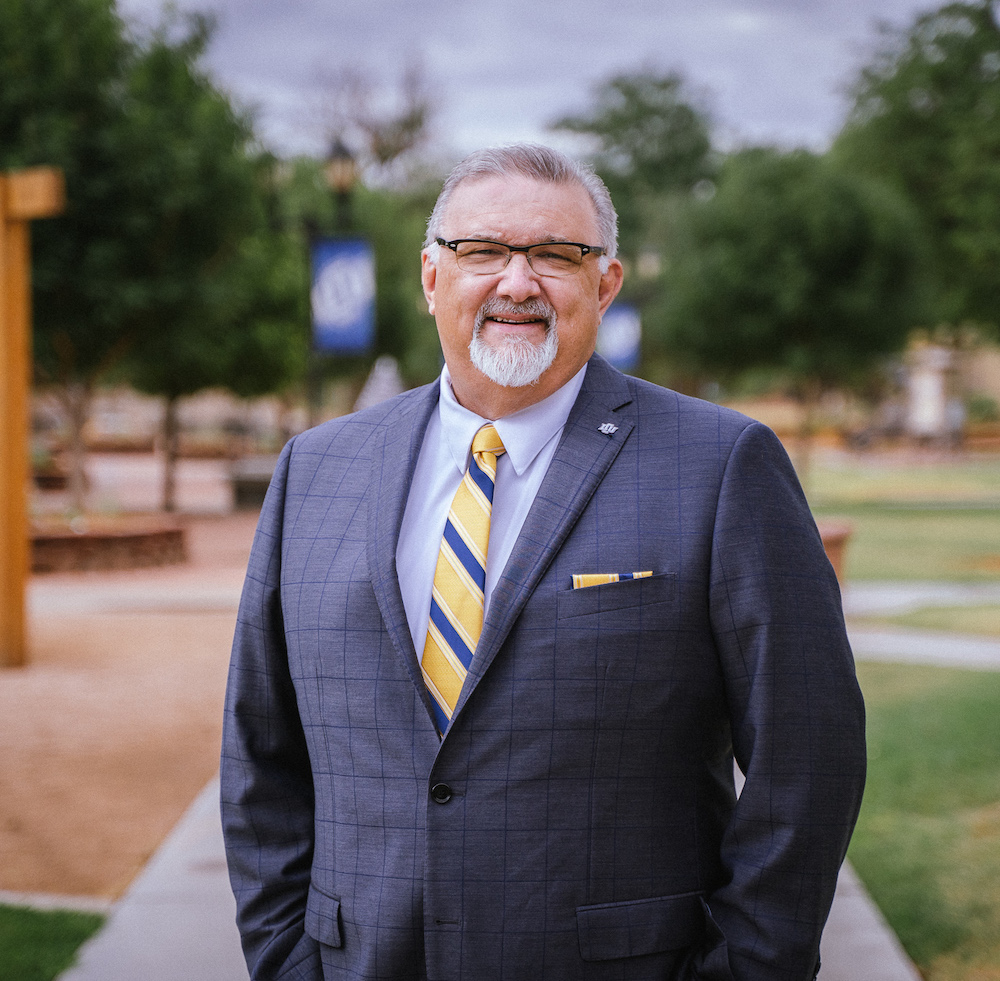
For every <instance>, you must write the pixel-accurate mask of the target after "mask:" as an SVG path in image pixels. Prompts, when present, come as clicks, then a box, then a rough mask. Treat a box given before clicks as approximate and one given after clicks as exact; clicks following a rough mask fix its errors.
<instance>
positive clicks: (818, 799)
mask: <svg viewBox="0 0 1000 981" xmlns="http://www.w3.org/2000/svg"><path fill="white" fill-rule="evenodd" d="M710 596H711V618H712V628H713V631H714V633H715V639H716V644H717V648H718V651H719V656H720V659H721V664H722V669H723V673H724V677H725V685H726V695H727V699H728V702H729V707H730V717H731V724H732V736H733V747H734V754H735V757H736V761H737V763H738V764H739V766H740V769H741V770H742V771H743V772H744V774H745V775H746V784H745V786H744V788H743V791H742V793H741V795H740V797H739V800H738V802H737V805H736V809H735V811H734V813H733V817H732V819H731V821H730V823H729V826H728V828H727V829H726V833H725V836H724V840H723V846H722V860H723V864H724V866H725V868H726V870H727V872H728V873H729V879H728V881H727V882H726V884H725V885H724V886H723V887H722V888H720V889H718V890H717V891H716V892H714V893H713V894H712V895H711V896H709V897H708V906H709V910H710V914H711V918H712V919H713V920H714V921H715V923H716V924H717V925H718V928H719V930H720V931H721V934H722V936H724V937H725V944H724V945H723V948H724V949H725V950H726V953H727V957H726V958H724V959H725V960H727V961H728V964H727V965H725V966H722V965H718V958H719V957H720V950H719V949H717V950H716V951H715V953H714V955H708V957H707V958H706V959H704V960H703V962H702V964H701V966H700V971H701V974H700V975H699V976H700V977H704V978H713V979H714V978H716V977H719V978H728V977H729V973H728V972H727V970H726V968H728V971H731V973H732V976H733V977H734V978H736V979H737V981H765V979H766V981H779V979H780V981H810V979H812V978H813V977H814V976H815V972H816V970H817V969H818V961H819V955H818V951H819V941H820V936H821V934H822V930H823V926H824V923H825V921H826V917H827V915H828V913H829V910H830V906H831V904H832V902H833V894H834V889H835V886H836V881H837V874H838V871H839V868H840V865H841V863H842V861H843V859H844V856H845V854H846V851H847V844H848V841H849V839H850V836H851V832H852V830H853V828H854V822H855V820H856V819H857V814H858V809H859V807H860V805H861V796H862V791H863V787H864V777H865V760H866V754H865V737H864V725H865V720H864V705H863V702H862V698H861V692H860V690H859V688H858V684H857V679H856V676H855V671H854V659H853V656H852V653H851V649H850V645H849V643H848V639H847V633H846V628H845V626H844V619H843V612H842V608H841V599H840V587H839V584H838V582H837V579H836V576H835V575H834V572H833V570H832V568H831V566H830V563H829V562H828V561H827V559H826V555H825V552H824V549H823V544H822V541H821V539H820V536H819V533H818V531H817V529H816V525H815V522H814V521H813V518H812V515H811V513H810V511H809V507H808V505H807V503H806V500H805V497H804V495H803V493H802V490H801V488H800V486H799V483H798V480H797V479H796V476H795V473H794V470H793V468H792V466H791V463H790V461H789V460H788V457H787V455H786V454H785V452H784V449H783V448H782V447H781V444H780V443H779V442H778V440H777V438H776V437H775V436H774V434H773V433H772V432H771V431H770V430H769V429H767V428H766V427H764V426H761V425H760V424H757V423H755V424H753V425H751V426H748V427H747V428H746V429H745V430H744V431H743V433H742V434H741V435H740V436H739V438H738V439H737V440H736V442H735V444H734V446H733V449H732V452H731V453H730V455H729V459H728V460H727V461H726V462H725V470H724V475H723V479H722V485H721V491H720V496H719V502H718V510H717V514H716V523H715V528H714V534H713V550H712V575H711V585H710ZM713 956H714V957H715V958H716V959H717V960H716V961H715V962H713V960H712V958H713ZM713 964H716V965H718V969H717V968H716V967H715V966H713Z"/></svg>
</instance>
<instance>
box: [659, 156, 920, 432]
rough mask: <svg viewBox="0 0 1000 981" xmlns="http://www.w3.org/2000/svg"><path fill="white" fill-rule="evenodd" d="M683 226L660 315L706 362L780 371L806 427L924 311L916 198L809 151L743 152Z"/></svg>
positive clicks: (671, 340) (670, 332)
mask: <svg viewBox="0 0 1000 981" xmlns="http://www.w3.org/2000/svg"><path fill="white" fill-rule="evenodd" d="M675 233H676V234H675V236H674V238H673V240H672V243H671V248H670V251H669V254H668V265H667V273H666V276H665V284H664V296H665V297H666V300H665V302H664V304H663V306H662V307H661V308H660V310H658V311H657V313H658V314H659V315H658V316H653V317H651V318H649V319H650V322H651V325H653V326H656V327H657V328H658V329H659V330H660V331H662V334H663V341H664V343H665V344H666V345H667V346H668V347H669V348H670V349H671V350H673V351H675V352H678V353H679V355H680V357H681V358H682V359H687V361H688V363H690V364H693V365H694V366H696V367H697V368H699V369H700V370H702V371H710V372H713V373H716V374H717V376H720V377H724V378H734V377H737V376H739V375H741V374H742V373H744V372H746V371H747V370H749V369H770V370H773V371H775V372H778V373H780V374H781V375H783V376H784V378H785V379H786V380H787V381H788V383H789V385H790V387H791V390H792V392H793V393H794V394H795V395H796V396H797V397H798V398H799V399H800V400H801V401H802V403H803V404H804V406H805V407H806V409H807V412H806V420H807V421H806V430H805V433H804V435H806V436H808V434H809V431H810V428H811V424H812V410H813V409H814V408H815V406H816V405H817V403H818V401H819V397H820V395H821V394H822V393H823V392H824V391H826V390H828V389H830V388H833V387H839V386H844V385H849V384H851V383H852V382H853V381H856V380H858V379H859V378H860V377H861V376H862V375H863V373H864V371H865V369H867V368H869V367H870V366H871V365H872V364H873V362H874V361H875V360H877V359H879V358H881V357H882V356H883V355H885V354H887V353H889V352H892V351H895V350H898V349H899V348H900V347H901V346H902V344H903V342H904V340H905V338H906V335H907V333H908V332H909V330H910V329H911V328H913V327H914V326H916V325H917V324H918V323H920V321H921V319H922V317H923V316H924V314H925V312H926V306H925V293H924V291H923V289H922V286H921V283H922V277H921V249H920V241H921V239H920V230H919V227H918V225H917V222H916V221H915V219H914V217H913V215H912V213H911V212H910V210H909V209H908V208H907V207H906V205H905V203H904V202H903V201H902V200H901V199H900V198H899V197H898V196H896V195H893V194H892V193H890V192H889V191H887V190H886V189H885V188H882V187H878V186H876V185H873V184H870V183H866V182H864V181H862V180H860V179H859V178H857V177H855V176H852V175H848V174H845V173H842V172H839V171H838V170H836V169H835V168H834V167H833V166H832V165H831V164H830V163H829V162H828V161H826V160H824V159H822V158H820V157H817V156H814V155H812V154H810V153H807V152H805V151H797V152H794V153H789V154H781V153H778V152H777V151H772V150H764V149H756V150H748V151H744V152H742V153H739V154H736V155H734V156H733V157H732V158H730V159H729V160H728V161H727V162H726V164H725V167H724V169H723V171H722V174H721V176H720V180H719V184H718V190H717V193H716V194H715V195H714V196H713V197H711V198H710V199H708V200H703V201H697V200H693V201H691V202H690V204H689V205H688V206H687V208H686V209H685V211H684V212H683V215H682V218H681V220H680V221H679V223H678V226H677V228H676V229H675ZM807 442H808V441H806V443H807Z"/></svg>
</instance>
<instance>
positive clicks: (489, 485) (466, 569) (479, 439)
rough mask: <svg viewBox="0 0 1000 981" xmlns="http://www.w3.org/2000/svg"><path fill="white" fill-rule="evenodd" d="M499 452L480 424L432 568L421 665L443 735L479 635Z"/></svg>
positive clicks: (493, 438)
mask: <svg viewBox="0 0 1000 981" xmlns="http://www.w3.org/2000/svg"><path fill="white" fill-rule="evenodd" d="M503 452H504V447H503V443H502V442H501V441H500V437H499V436H498V435H497V431H496V430H495V429H494V428H493V427H492V426H489V425H487V426H483V428H482V429H480V430H479V432H477V433H476V436H475V438H474V439H473V441H472V459H471V461H470V462H469V469H468V470H467V471H466V472H465V477H464V478H463V479H462V483H461V484H459V486H458V490H457V491H456V492H455V498H454V500H453V501H452V502H451V510H450V511H449V512H448V521H447V523H446V524H445V526H444V537H443V538H442V539H441V551H440V552H439V554H438V560H437V568H436V569H435V570H434V589H433V592H432V594H431V615H430V620H429V621H428V624H427V641H426V643H425V644H424V656H423V658H422V659H421V664H420V666H421V670H422V671H423V675H424V681H425V682H426V684H427V688H428V690H429V691H430V693H431V704H432V705H433V707H434V718H435V721H436V722H437V727H438V731H439V732H440V733H442V734H443V733H444V731H445V729H447V728H448V723H449V721H451V714H452V712H454V710H455V705H456V703H457V702H458V696H459V694H460V693H461V691H462V685H463V683H464V682H465V675H466V673H467V671H468V669H469V665H470V664H471V663H472V655H473V654H475V652H476V644H478V643H479V635H480V634H481V633H482V631H483V592H484V589H485V587H486V549H487V547H488V545H489V541H490V515H491V514H492V513H493V486H494V483H495V481H496V475H497V457H498V456H500V455H501V454H502V453H503Z"/></svg>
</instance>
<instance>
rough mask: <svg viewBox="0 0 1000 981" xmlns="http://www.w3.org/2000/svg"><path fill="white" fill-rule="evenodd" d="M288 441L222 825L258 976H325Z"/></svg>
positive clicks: (230, 702) (231, 697) (278, 473)
mask: <svg viewBox="0 0 1000 981" xmlns="http://www.w3.org/2000/svg"><path fill="white" fill-rule="evenodd" d="M291 447H292V444H291V443H290V444H289V445H288V446H286V448H285V450H284V452H283V453H282V455H281V458H280V459H279V462H278V465H277V467H276V468H275V475H274V478H273V479H272V482H271V486H270V488H269V490H268V493H267V497H266V499H265V501H264V506H263V509H262V511H261V518H260V522H259V524H258V526H257V533H256V536H255V538H254V544H253V549H252V551H251V555H250V562H249V566H248V569H247V577H246V581H245V583H244V587H243V596H242V599H241V601H240V609H239V615H238V617H237V624H236V633H235V637H234V641H233V652H232V659H231V662H230V668H229V680H228V685H227V690H226V705H225V716H224V720H223V734H222V761H221V786H222V825H223V834H224V837H225V843H226V856H227V860H228V863H229V875H230V881H231V883H232V886H233V892H234V894H235V896H236V906H237V917H236V918H237V924H238V926H239V929H240V935H241V937H242V941H243V952H244V955H245V956H246V960H247V966H248V968H249V970H250V976H251V978H253V979H260V981H264V979H267V981H271V979H278V978H285V979H293V978H294V979H320V978H322V968H321V966H320V963H319V950H318V946H317V944H316V942H315V941H314V940H312V939H311V938H310V937H309V936H307V935H306V933H305V931H304V918H305V910H306V899H307V895H308V891H309V881H310V866H311V862H312V854H313V835H314V830H313V828H314V822H313V803H314V799H313V784H312V776H311V770H310V766H309V758H308V753H307V748H306V743H305V738H304V736H303V732H302V725H301V722H300V719H299V714H298V709H297V704H296V696H295V690H294V688H293V686H292V679H291V676H290V674H289V670H288V660H287V652H286V647H285V636H284V620H283V617H282V609H281V596H280V570H281V542H282V525H283V517H284V510H285V486H286V480H287V473H288V466H289V461H290V456H291Z"/></svg>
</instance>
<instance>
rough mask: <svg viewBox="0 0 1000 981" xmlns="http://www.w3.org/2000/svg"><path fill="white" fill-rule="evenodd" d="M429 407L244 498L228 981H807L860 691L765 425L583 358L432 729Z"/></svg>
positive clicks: (354, 435)
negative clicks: (403, 592) (555, 439)
mask: <svg viewBox="0 0 1000 981" xmlns="http://www.w3.org/2000/svg"><path fill="white" fill-rule="evenodd" d="M436 398H437V386H436V385H431V386H427V387H424V388H421V389H416V390H414V391H411V392H408V393H406V394H404V395H402V396H400V397H398V398H396V399H393V400H391V401H389V402H386V403H382V404H381V405H378V406H375V407H373V408H371V409H369V410H366V411H364V412H360V413H357V414H355V415H353V416H348V417H345V418H342V419H336V420H333V421H331V422H328V423H326V424H324V425H322V426H320V427H318V428H317V429H315V430H312V431H310V432H307V433H305V434H303V435H301V436H299V437H297V438H295V439H294V440H292V441H291V443H290V444H289V445H288V446H287V447H286V449H285V451H284V453H283V455H282V457H281V460H280V462H279V464H278V466H277V470H276V472H275V476H274V479H273V482H272V486H271V488H270V491H269V493H268V496H267V500H266V502H265V504H264V508H263V511H262V514H261V518H260V524H259V528H258V531H257V536H256V540H255V543H254V547H253V554H252V556H251V559H250V565H249V570H248V573H247V579H246V585H245V588H244V594H243V599H242V603H241V606H240V613H239V622H238V628H237V633H236V638H235V642H234V648H233V657H232V665H231V670H230V677H229V686H228V693H227V701H226V715H225V729H224V736H223V755H222V801H223V824H224V829H225V837H226V846H227V851H228V858H229V863H230V875H231V879H232V884H233V889H234V892H235V894H236V899H237V906H238V921H239V926H240V930H241V933H242V936H243V945H244V951H245V953H246V957H247V962H248V964H249V967H250V972H251V975H252V977H253V978H255V979H277V978H283V979H309V981H319V979H347V978H351V979H362V978H363V979H370V981H376V979H379V981H383V979H384V981H390V979H391V981H402V979H421V981H424V979H427V981H445V979H448V981H457V979H469V981H490V979H518V981H522V979H523V981H528V979H547V981H548V979H551V981H582V979H602V981H603V979H622V981H624V979H639V978H649V979H653V978H655V979H659V981H662V979H667V978H670V979H680V978H684V979H688V978H690V979H694V978H700V979H711V981H734V979H735V981H764V979H768V981H775V979H782V981H785V979H787V981H807V979H810V978H812V977H813V976H814V974H815V971H816V969H817V964H818V957H817V950H818V946H819V938H820V933H821V931H822V928H823V924H824V922H825V920H826V916H827V914H828V912H829V908H830V904H831V902H832V897H833V891H834V885H835V880H836V876H837V871H838V868H839V866H840V863H841V861H842V860H843V857H844V853H845V850H846V847H847V842H848V839H849V837H850V833H851V831H852V828H853V825H854V821H855V818H856V815H857V811H858V807H859V805H860V800H861V793H862V786H863V782H864V766H865V762H864V761H865V752H864V717H863V716H864V709H863V705H862V701H861V696H860V692H859V690H858V686H857V682H856V679H855V674H854V665H853V659H852V656H851V651H850V648H849V646H848V642H847V637H846V634H845V630H844V624H843V617H842V613H841V606H840V592H839V588H838V584H837V582H836V579H835V577H834V574H833V572H832V570H831V568H830V565H829V563H828V562H827V560H826V558H825V555H824V552H823V547H822V543H821V541H820V538H819V535H818V533H817V531H816V527H815V525H814V523H813V520H812V518H811V516H810V513H809V509H808V507H807V505H806V502H805V500H804V498H803V495H802V492H801V490H800V488H799V485H798V482H797V481H796V478H795V475H794V473H793V470H792V468H791V466H790V464H789V462H788V459H787V457H786V455H785V453H784V452H783V450H782V448H781V446H780V444H779V443H778V441H777V439H776V438H775V437H774V435H773V434H772V433H771V431H770V430H768V429H767V428H766V427H764V426H762V425H760V424H759V423H756V422H753V421H752V420H750V419H748V418H746V417H744V416H741V415H738V414H736V413H733V412H730V411H727V410H725V409H722V408H719V407H717V406H714V405H711V404H708V403H704V402H701V401H698V400H695V399H690V398H686V397H683V396H681V395H678V394H676V393H674V392H671V391H668V390H665V389H662V388H658V387H656V386H653V385H650V384H648V383H645V382H642V381H638V380H636V379H634V378H629V377H627V376H625V375H622V374H621V373H619V372H618V371H616V370H614V369H613V368H611V367H610V366H609V365H608V364H607V363H606V362H605V361H603V360H602V359H601V358H599V357H598V356H595V357H594V358H593V359H592V360H591V362H590V365H589V368H588V371H587V374H586V380H585V382H584V386H583V389H582V391H581V393H580V396H579V398H578V400H577V402H576V404H575V406H574V408H573V410H572V412H571V414H570V417H569V420H568V422H567V425H566V428H565V431H564V434H563V437H562V440H561V443H560V445H559V448H558V450H557V452H556V455H555V457H554V459H553V461H552V464H551V466H550V468H549V471H548V474H547V476H546V477H545V480H544V482H543V484H542V486H541V489H540V491H539V493H538V496H537V498H536V500H535V502H534V505H533V506H532V508H531V510H530V513H529V514H528V517H527V519H526V521H525V524H524V527H523V530H522V532H521V535H520V538H519V540H518V542H517V545H516V547H515V549H514V552H513V554H512V555H511V557H510V561H509V562H508V565H507V567H506V569H505V570H504V572H503V574H502V576H501V578H500V580H499V583H498V585H497V587H496V590H495V592H494V594H493V597H492V601H491V605H490V609H489V614H488V617H487V620H486V623H485V625H484V630H483V634H482V638H481V640H480V646H479V649H478V651H477V654H476V658H475V660H474V662H473V665H472V670H471V672H470V675H469V678H468V680H467V682H466V685H465V688H464V689H463V692H462V696H461V699H460V701H459V704H458V706H457V709H456V713H455V716H454V718H453V720H452V723H451V726H450V728H449V730H448V732H447V733H446V735H445V737H444V739H443V740H441V741H439V739H438V736H437V734H436V732H435V729H434V724H433V721H432V716H431V709H430V703H429V701H428V695H427V692H426V690H425V687H424V685H423V682H422V680H421V675H420V668H419V664H418V659H417V652H416V651H415V650H414V648H413V644H412V641H411V639H410V634H409V631H408V629H407V624H406V619H405V614H404V611H403V603H402V599H401V597H400V591H399V583H398V579H397V569H396V566H395V549H396V538H397V534H398V530H399V526H400V521H401V518H402V514H403V508H404V505H405V502H406V497H407V490H408V486H409V481H410V474H411V473H412V470H413V465H414V463H415V460H416V457H417V453H418V451H419V449H420V444H421V439H422V437H423V433H424V429H425V426H426V423H427V419H428V417H429V415H430V413H431V411H432V410H433V408H434V406H435V404H436ZM607 422H610V423H613V424H614V425H615V426H617V427H618V428H617V430H616V431H615V432H613V433H611V434H610V435H607V434H605V433H604V432H601V431H600V429H599V427H601V425H602V424H603V423H607ZM606 428H607V427H606ZM639 570H642V571H645V570H652V571H653V573H654V575H653V576H652V577H650V578H646V579H636V580H632V581H624V582H619V583H609V584H607V585H600V586H591V587H589V588H585V589H577V590H573V589H571V588H570V586H571V576H572V575H573V574H574V573H578V572H618V571H639ZM403 574H405V570H404V573H403ZM734 755H735V759H736V760H737V761H738V763H739V765H740V767H741V769H742V770H743V771H744V772H745V774H746V776H747V780H746V785H745V788H744V790H743V792H742V795H741V796H740V797H739V799H738V800H737V795H736V793H735V791H734V780H733V759H734Z"/></svg>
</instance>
